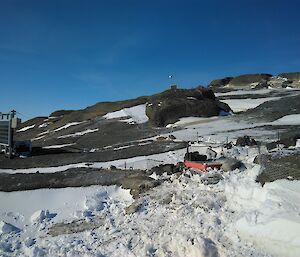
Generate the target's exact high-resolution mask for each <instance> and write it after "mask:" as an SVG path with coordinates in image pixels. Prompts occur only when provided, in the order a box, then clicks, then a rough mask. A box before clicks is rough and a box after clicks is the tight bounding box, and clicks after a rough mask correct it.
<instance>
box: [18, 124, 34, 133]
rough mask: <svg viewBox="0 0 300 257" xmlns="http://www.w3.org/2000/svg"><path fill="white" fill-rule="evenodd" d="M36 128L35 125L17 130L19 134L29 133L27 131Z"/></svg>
mask: <svg viewBox="0 0 300 257" xmlns="http://www.w3.org/2000/svg"><path fill="white" fill-rule="evenodd" d="M34 127H35V124H33V125H31V126H27V127H24V128H21V129H19V130H17V132H24V131H27V130H29V129H32V128H34Z"/></svg>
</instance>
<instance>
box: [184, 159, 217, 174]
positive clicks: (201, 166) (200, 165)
mask: <svg viewBox="0 0 300 257" xmlns="http://www.w3.org/2000/svg"><path fill="white" fill-rule="evenodd" d="M184 165H185V166H186V167H187V168H192V169H197V170H202V171H207V170H209V169H220V168H221V166H222V163H217V162H199V161H188V160H185V161H184Z"/></svg>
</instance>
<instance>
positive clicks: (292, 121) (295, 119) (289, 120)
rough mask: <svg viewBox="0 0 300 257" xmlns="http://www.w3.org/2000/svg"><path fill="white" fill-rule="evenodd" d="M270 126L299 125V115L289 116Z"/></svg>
mask: <svg viewBox="0 0 300 257" xmlns="http://www.w3.org/2000/svg"><path fill="white" fill-rule="evenodd" d="M270 124H271V125H300V114H291V115H286V116H283V117H282V118H280V119H278V120H275V121H273V122H271V123H270Z"/></svg>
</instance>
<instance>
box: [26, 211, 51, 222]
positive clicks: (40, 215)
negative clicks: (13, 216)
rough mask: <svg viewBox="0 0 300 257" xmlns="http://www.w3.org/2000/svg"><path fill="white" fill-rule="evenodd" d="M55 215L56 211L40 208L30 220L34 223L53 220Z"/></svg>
mask: <svg viewBox="0 0 300 257" xmlns="http://www.w3.org/2000/svg"><path fill="white" fill-rule="evenodd" d="M55 216H56V213H50V212H49V210H38V211H36V212H35V213H33V214H32V215H31V217H30V221H31V223H32V224H39V223H42V222H43V221H45V220H47V221H48V220H51V219H52V218H54V217H55Z"/></svg>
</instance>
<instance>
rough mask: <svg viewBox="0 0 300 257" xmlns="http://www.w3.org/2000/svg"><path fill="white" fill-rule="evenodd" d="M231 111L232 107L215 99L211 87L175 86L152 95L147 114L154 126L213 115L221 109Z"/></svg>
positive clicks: (217, 113)
mask: <svg viewBox="0 0 300 257" xmlns="http://www.w3.org/2000/svg"><path fill="white" fill-rule="evenodd" d="M221 110H224V111H230V107H229V106H228V105H226V104H224V103H220V102H219V101H218V100H216V99H215V95H214V93H213V91H212V90H211V89H207V88H204V87H197V88H195V89H177V88H173V89H170V90H167V91H164V92H162V93H160V94H157V95H154V96H152V97H150V99H149V102H148V104H147V108H146V114H147V116H148V117H149V119H150V122H151V123H152V125H154V126H158V127H163V126H166V125H168V124H170V123H174V122H176V121H178V119H179V118H182V117H189V116H194V117H211V116H217V115H219V113H220V111H221Z"/></svg>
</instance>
